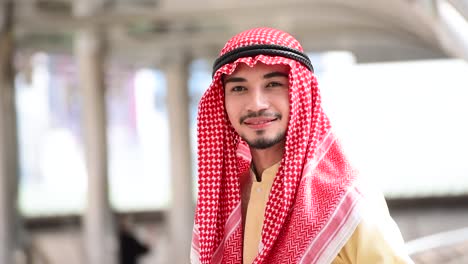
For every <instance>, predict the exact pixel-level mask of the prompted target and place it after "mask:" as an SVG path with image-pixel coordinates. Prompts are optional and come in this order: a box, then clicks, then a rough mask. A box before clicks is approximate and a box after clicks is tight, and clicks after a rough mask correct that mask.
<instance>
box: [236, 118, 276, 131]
mask: <svg viewBox="0 0 468 264" xmlns="http://www.w3.org/2000/svg"><path fill="white" fill-rule="evenodd" d="M277 120H279V118H278V117H276V116H261V117H250V118H246V119H245V120H244V121H243V124H244V125H246V126H247V127H249V128H251V129H255V130H258V129H264V128H266V127H268V126H269V125H271V124H272V123H273V122H275V121H277Z"/></svg>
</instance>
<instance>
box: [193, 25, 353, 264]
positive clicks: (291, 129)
mask: <svg viewBox="0 0 468 264" xmlns="http://www.w3.org/2000/svg"><path fill="white" fill-rule="evenodd" d="M254 45H275V46H283V47H286V48H287V49H293V50H295V51H297V52H298V53H303V49H302V47H301V45H300V43H299V42H298V41H297V40H296V39H295V38H293V37H292V36H291V35H289V34H288V33H285V32H283V31H280V30H276V29H271V28H256V29H251V30H248V31H245V32H242V33H240V34H238V35H236V36H234V37H233V38H232V39H231V40H229V41H228V42H227V43H226V45H225V47H224V48H223V49H222V50H221V53H220V57H222V56H223V55H225V54H227V53H230V52H231V53H235V50H237V49H239V48H241V49H245V47H249V46H254ZM247 49H248V48H247ZM225 57H226V56H225ZM218 61H219V60H218ZM258 62H261V63H264V64H268V65H275V64H283V65H287V66H289V68H290V71H289V100H290V119H289V121H288V128H287V132H286V142H285V153H284V156H283V158H282V160H281V163H280V167H279V169H278V173H277V175H276V177H275V179H274V182H273V185H272V188H271V192H270V195H269V199H268V202H267V205H266V209H265V221H264V224H263V229H262V238H261V247H260V248H261V250H260V252H259V254H258V255H257V257H256V259H255V260H254V263H328V262H330V261H331V259H332V258H333V257H334V256H336V254H337V253H338V250H339V249H340V248H341V246H342V245H343V243H344V241H346V240H347V237H349V236H350V235H351V233H352V231H353V230H354V227H355V226H356V225H357V223H358V221H359V216H358V214H357V213H356V212H357V210H356V208H357V204H358V201H359V200H360V199H359V198H360V193H359V191H358V189H356V188H355V185H354V182H355V174H356V173H355V171H354V170H353V169H352V168H351V167H350V166H349V164H348V162H347V160H346V158H345V156H344V154H343V153H342V151H341V147H340V146H339V144H338V142H337V141H336V140H335V138H334V135H333V133H332V132H331V126H330V122H329V120H328V118H327V116H326V115H325V114H324V113H323V111H322V107H321V99H320V94H319V89H318V84H317V80H316V78H315V75H314V74H313V72H312V71H311V67H309V65H307V63H306V62H304V61H301V60H297V59H295V58H294V57H291V56H282V55H281V54H279V55H278V54H272V53H266V54H265V53H261V54H254V55H250V54H248V56H245V57H244V56H240V57H239V58H235V60H234V61H229V60H227V62H226V63H225V64H222V65H215V67H214V68H215V72H214V75H213V81H212V83H211V85H210V87H209V88H208V90H207V91H206V92H205V94H204V95H203V97H202V99H201V101H200V104H199V109H198V123H197V136H198V177H199V180H198V200H197V208H196V213H195V224H194V232H193V240H192V252H191V261H192V263H205V264H208V263H233V264H234V263H236V264H238V263H242V239H243V236H242V232H243V231H242V223H241V221H242V220H241V219H242V217H241V208H240V204H241V197H240V184H239V176H240V175H242V174H243V173H245V172H246V171H247V170H248V169H249V165H250V153H249V149H248V147H247V146H246V143H245V142H244V141H243V140H242V139H241V138H240V137H239V135H238V134H237V133H236V132H235V130H234V129H233V127H232V125H231V124H230V122H229V119H228V117H227V115H226V112H225V109H224V91H223V90H224V89H223V84H222V76H223V75H229V74H232V73H233V72H234V71H235V69H236V67H237V66H238V65H239V64H240V63H245V64H247V65H249V66H254V65H255V64H256V63H258ZM310 66H311V65H310ZM327 261H328V262H327Z"/></svg>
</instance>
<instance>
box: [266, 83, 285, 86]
mask: <svg viewBox="0 0 468 264" xmlns="http://www.w3.org/2000/svg"><path fill="white" fill-rule="evenodd" d="M278 86H283V84H282V83H280V82H270V83H268V84H267V87H278Z"/></svg>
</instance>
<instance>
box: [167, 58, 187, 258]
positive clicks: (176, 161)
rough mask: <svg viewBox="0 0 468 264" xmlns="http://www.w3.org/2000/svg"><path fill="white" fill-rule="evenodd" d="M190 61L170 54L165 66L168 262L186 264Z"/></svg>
mask: <svg viewBox="0 0 468 264" xmlns="http://www.w3.org/2000/svg"><path fill="white" fill-rule="evenodd" d="M189 63H190V58H189V57H188V56H187V55H185V54H184V53H182V54H171V57H170V60H168V61H167V62H166V63H165V66H164V70H165V74H166V80H167V105H168V109H167V111H168V113H169V137H170V139H169V142H170V145H169V150H170V172H171V173H170V175H171V183H172V192H171V205H170V210H169V218H168V222H167V223H168V224H169V230H170V248H171V252H170V254H169V256H170V257H171V263H174V264H185V263H189V261H190V260H189V259H190V258H189V256H190V244H191V238H192V226H193V210H194V204H193V198H192V197H193V192H192V155H191V147H190V146H191V145H190V124H189V95H188V75H189V66H190V65H189Z"/></svg>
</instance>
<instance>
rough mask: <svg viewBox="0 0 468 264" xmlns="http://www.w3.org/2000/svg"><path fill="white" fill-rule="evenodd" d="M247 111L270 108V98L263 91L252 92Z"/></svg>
mask: <svg viewBox="0 0 468 264" xmlns="http://www.w3.org/2000/svg"><path fill="white" fill-rule="evenodd" d="M247 108H248V109H247V110H250V111H254V112H257V111H260V110H264V109H267V108H268V98H267V97H266V96H265V94H264V93H263V92H262V91H261V90H255V91H252V93H251V94H250V96H249V102H248V104H247Z"/></svg>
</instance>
